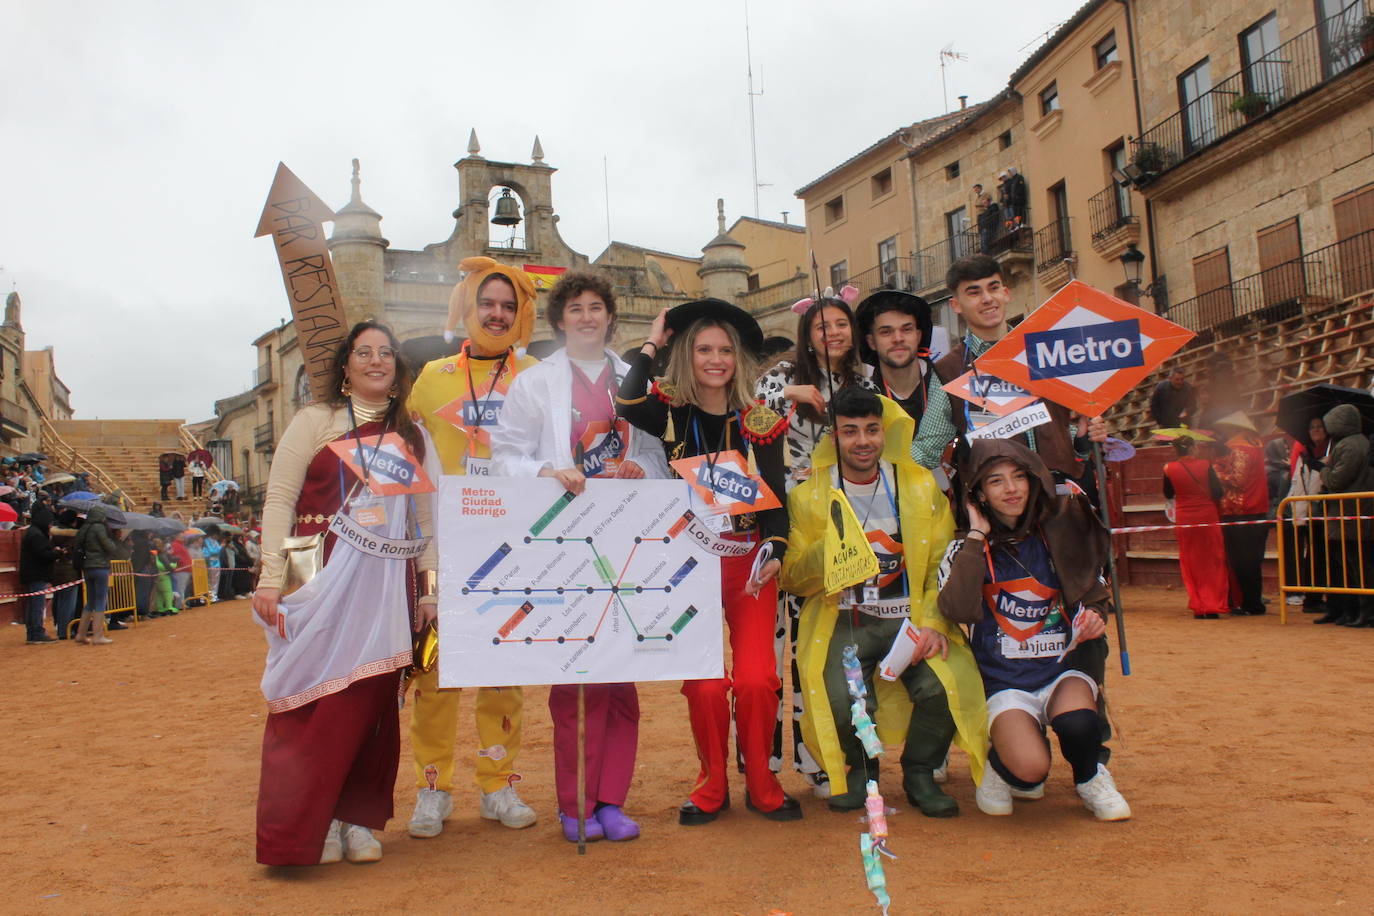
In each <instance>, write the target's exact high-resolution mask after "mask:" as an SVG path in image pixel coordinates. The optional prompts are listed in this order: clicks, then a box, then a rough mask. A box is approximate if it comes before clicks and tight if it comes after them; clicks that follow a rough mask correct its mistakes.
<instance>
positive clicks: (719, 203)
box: [716, 197, 725, 235]
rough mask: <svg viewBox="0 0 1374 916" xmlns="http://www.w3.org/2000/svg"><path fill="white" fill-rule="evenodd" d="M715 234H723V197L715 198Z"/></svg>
mask: <svg viewBox="0 0 1374 916" xmlns="http://www.w3.org/2000/svg"><path fill="white" fill-rule="evenodd" d="M716 234H717V235H724V234H725V198H724V197H717V198H716Z"/></svg>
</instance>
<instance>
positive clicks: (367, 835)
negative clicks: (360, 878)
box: [343, 824, 382, 865]
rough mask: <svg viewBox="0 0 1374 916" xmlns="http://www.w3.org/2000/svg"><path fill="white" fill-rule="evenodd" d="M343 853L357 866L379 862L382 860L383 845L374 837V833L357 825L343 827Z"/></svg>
mask: <svg viewBox="0 0 1374 916" xmlns="http://www.w3.org/2000/svg"><path fill="white" fill-rule="evenodd" d="M343 853H344V857H345V858H347V859H348V861H350V862H352V863H354V864H355V865H361V864H363V863H364V862H378V861H380V860H381V858H382V844H381V843H378V842H377V838H376V837H375V836H373V835H372V831H371V830H368V829H367V828H366V827H359V826H358V825H357V824H344V825H343Z"/></svg>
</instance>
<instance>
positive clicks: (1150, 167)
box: [1131, 141, 1165, 176]
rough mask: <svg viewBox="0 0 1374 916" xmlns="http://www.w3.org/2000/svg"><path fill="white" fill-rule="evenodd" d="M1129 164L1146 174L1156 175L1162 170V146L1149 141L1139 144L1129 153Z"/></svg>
mask: <svg viewBox="0 0 1374 916" xmlns="http://www.w3.org/2000/svg"><path fill="white" fill-rule="evenodd" d="M1131 165H1134V166H1135V167H1136V168H1138V169H1140V171H1141V172H1143V173H1144V174H1145V175H1147V176H1154V175H1158V174H1159V173H1160V172H1162V171H1164V166H1165V153H1164V147H1162V146H1160V145H1159V144H1158V143H1154V142H1151V141H1147V142H1145V143H1141V144H1139V145H1138V146H1136V148H1135V152H1133V153H1132V154H1131Z"/></svg>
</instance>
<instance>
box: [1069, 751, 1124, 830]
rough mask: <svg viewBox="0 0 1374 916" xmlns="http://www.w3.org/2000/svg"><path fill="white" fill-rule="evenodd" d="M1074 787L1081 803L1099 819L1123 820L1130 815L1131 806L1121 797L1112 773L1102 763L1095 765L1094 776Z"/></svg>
mask: <svg viewBox="0 0 1374 916" xmlns="http://www.w3.org/2000/svg"><path fill="white" fill-rule="evenodd" d="M1075 788H1076V789H1078V797H1079V798H1081V799H1083V804H1084V805H1085V806H1086V807H1087V809H1088V810H1089V811H1091V812H1092V813H1093V817H1095V818H1097V819H1098V820H1099V821H1124V820H1126V819H1128V818H1129V817H1130V816H1131V806H1130V805H1128V804H1126V799H1124V798H1122V797H1121V793H1120V792H1118V791H1117V789H1116V783H1115V782H1113V781H1112V774H1111V773H1108V772H1107V768H1106V767H1104V766H1103V765H1102V764H1100V763H1099V764H1098V765H1097V775H1096V776H1094V777H1093V778H1092V779H1089V780H1088V781H1087V782H1085V783H1081V784H1080V785H1078V786H1075Z"/></svg>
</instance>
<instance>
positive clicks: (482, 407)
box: [463, 344, 510, 439]
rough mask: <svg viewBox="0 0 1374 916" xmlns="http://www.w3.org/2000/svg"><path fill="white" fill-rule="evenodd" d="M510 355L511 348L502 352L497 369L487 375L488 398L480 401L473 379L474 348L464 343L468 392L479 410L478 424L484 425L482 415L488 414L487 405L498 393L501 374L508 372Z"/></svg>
mask: <svg viewBox="0 0 1374 916" xmlns="http://www.w3.org/2000/svg"><path fill="white" fill-rule="evenodd" d="M508 356H510V351H509V350H507V351H506V352H504V353H502V354H501V361H500V362H499V363H497V364H496V369H495V370H493V371H492V373H491V374H490V375H489V376H488V377H487V381H488V383H489V384H488V385H487V399H486V400H485V401H483V402H481V403H478V401H477V386H476V385H475V384H474V383H473V381H472V350H470V349H469V348H468V346H467V344H464V345H463V368H464V369H466V370H467V373H468V394H470V395H472V404H473V407H474V408H476V410H477V414H476V420H477V425H478V426H481V425H482V417H483V416H485V415H486V411H487V407H488V406H489V405H490V404H491V399H492V398H493V397H494V396H495V395H496V385H497V383H499V382H500V381H501V376H502V375H504V374H505V372H506V357H508ZM468 438H469V439H471V438H472V433H471V431H469V432H468Z"/></svg>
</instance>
